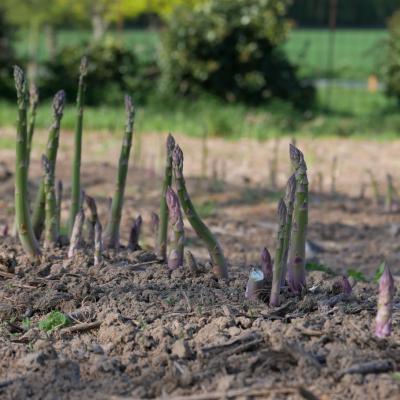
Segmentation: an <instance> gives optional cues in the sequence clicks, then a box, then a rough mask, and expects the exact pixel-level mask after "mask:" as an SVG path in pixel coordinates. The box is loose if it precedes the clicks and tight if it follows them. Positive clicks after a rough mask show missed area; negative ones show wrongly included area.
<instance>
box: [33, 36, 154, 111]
mask: <svg viewBox="0 0 400 400" xmlns="http://www.w3.org/2000/svg"><path fill="white" fill-rule="evenodd" d="M83 55H86V56H87V57H88V60H89V68H88V69H89V72H88V76H87V79H86V82H87V89H86V94H85V103H86V104H88V105H99V104H118V105H120V104H121V102H122V101H123V94H124V93H132V94H133V97H134V98H135V100H136V101H139V102H143V101H144V99H145V97H146V96H147V94H148V93H149V92H150V91H151V89H152V88H154V86H155V83H154V79H155V78H156V77H157V75H158V69H157V67H156V66H155V65H154V64H151V63H147V64H141V63H139V61H138V58H137V57H136V55H135V53H134V52H133V51H131V50H127V49H126V48H124V47H123V46H120V45H119V44H117V43H116V42H115V41H114V40H106V41H104V42H101V43H100V42H96V43H93V44H90V45H89V46H84V45H81V46H73V47H68V46H66V47H64V48H63V49H61V50H60V51H59V52H58V54H57V55H56V57H55V58H54V61H48V62H47V63H45V65H44V72H43V73H42V75H41V77H40V83H39V87H40V92H41V96H42V97H50V96H52V95H53V94H54V93H55V92H56V91H57V90H59V89H64V90H65V92H66V94H67V99H69V101H70V102H71V101H73V99H75V96H76V90H77V77H78V68H79V63H80V59H81V57H82V56H83Z"/></svg>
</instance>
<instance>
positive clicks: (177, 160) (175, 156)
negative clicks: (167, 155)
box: [172, 145, 183, 172]
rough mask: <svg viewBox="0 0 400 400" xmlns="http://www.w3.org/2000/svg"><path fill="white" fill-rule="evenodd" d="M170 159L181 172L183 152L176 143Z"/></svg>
mask: <svg viewBox="0 0 400 400" xmlns="http://www.w3.org/2000/svg"><path fill="white" fill-rule="evenodd" d="M172 161H173V163H174V166H175V167H176V169H177V170H178V171H180V172H182V169H183V152H182V150H181V148H180V147H179V145H176V146H175V148H174V151H173V152H172Z"/></svg>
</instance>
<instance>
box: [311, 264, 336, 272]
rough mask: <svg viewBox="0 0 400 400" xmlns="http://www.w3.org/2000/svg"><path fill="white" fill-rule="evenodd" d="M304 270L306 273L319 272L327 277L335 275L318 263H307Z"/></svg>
mask: <svg viewBox="0 0 400 400" xmlns="http://www.w3.org/2000/svg"><path fill="white" fill-rule="evenodd" d="M305 268H306V271H321V272H325V273H327V274H329V275H336V274H335V272H334V271H332V270H331V269H330V268H329V267H327V266H325V265H322V264H318V263H307V264H306V266H305Z"/></svg>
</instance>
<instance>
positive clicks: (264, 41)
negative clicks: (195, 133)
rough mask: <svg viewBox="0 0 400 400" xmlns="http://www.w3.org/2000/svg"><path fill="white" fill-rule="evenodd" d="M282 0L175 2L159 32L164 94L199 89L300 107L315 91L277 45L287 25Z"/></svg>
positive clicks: (236, 98) (249, 100)
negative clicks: (177, 4) (190, 4)
mask: <svg viewBox="0 0 400 400" xmlns="http://www.w3.org/2000/svg"><path fill="white" fill-rule="evenodd" d="M288 4H289V1H288V0H259V1H257V2H255V1H253V0H235V1H231V0H211V1H210V2H206V3H205V4H203V5H199V6H197V7H195V8H194V9H192V8H189V7H185V6H183V7H180V8H177V9H176V11H175V12H174V13H173V14H172V16H171V19H170V20H169V23H168V26H167V28H166V30H165V31H164V32H163V39H162V44H163V45H162V52H161V59H160V68H161V70H162V75H161V89H162V91H163V92H164V93H171V94H172V93H180V94H182V95H196V94H198V93H201V92H202V91H204V92H207V93H211V94H214V95H217V96H218V97H221V98H223V99H225V100H228V101H243V102H246V103H249V104H253V105H257V104H260V103H263V102H265V101H267V100H269V99H271V98H274V97H277V98H281V99H285V100H288V101H289V102H291V103H293V104H294V105H295V106H296V107H298V108H301V109H306V108H308V107H310V106H311V104H312V103H313V101H314V97H315V91H314V88H313V87H312V86H310V85H307V84H304V83H303V82H302V81H300V79H299V78H298V77H297V74H296V67H295V66H294V65H292V64H291V63H290V62H289V61H288V59H287V58H286V55H285V54H284V53H283V51H282V50H281V49H280V47H279V45H280V44H281V43H282V42H283V41H284V40H285V38H286V33H287V31H288V29H289V25H288V21H287V20H286V18H285V15H286V9H287V6H288Z"/></svg>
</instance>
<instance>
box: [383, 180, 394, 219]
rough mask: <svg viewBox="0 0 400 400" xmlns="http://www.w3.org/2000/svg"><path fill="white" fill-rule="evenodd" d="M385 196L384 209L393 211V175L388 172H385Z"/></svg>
mask: <svg viewBox="0 0 400 400" xmlns="http://www.w3.org/2000/svg"><path fill="white" fill-rule="evenodd" d="M386 182H387V188H386V198H385V211H386V212H392V211H393V200H394V195H395V191H396V190H395V187H394V184H393V177H392V175H390V174H386Z"/></svg>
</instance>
